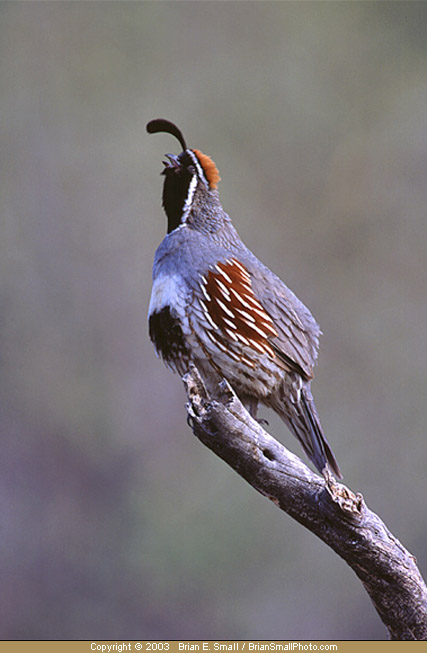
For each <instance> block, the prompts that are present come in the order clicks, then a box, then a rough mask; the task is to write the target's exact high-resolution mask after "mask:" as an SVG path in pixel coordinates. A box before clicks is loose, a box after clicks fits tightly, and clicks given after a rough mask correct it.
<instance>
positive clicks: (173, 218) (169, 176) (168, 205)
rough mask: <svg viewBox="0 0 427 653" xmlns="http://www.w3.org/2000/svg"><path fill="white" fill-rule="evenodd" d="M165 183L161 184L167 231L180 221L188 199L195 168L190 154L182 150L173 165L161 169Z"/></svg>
mask: <svg viewBox="0 0 427 653" xmlns="http://www.w3.org/2000/svg"><path fill="white" fill-rule="evenodd" d="M163 174H164V175H165V177H166V178H165V183H164V186H163V207H164V209H165V212H166V215H167V218H168V233H170V232H171V231H173V230H174V229H176V228H177V227H179V225H180V224H181V223H182V221H183V218H184V215H185V212H186V210H187V209H188V208H189V207H188V206H187V203H188V202H189V201H190V203H191V198H189V195H190V193H192V192H193V191H192V190H191V188H190V185H191V181H192V179H193V177H194V176H195V175H196V170H195V168H194V165H193V161H192V159H191V158H190V156H189V155H188V154H187V153H186V152H184V153H183V154H181V155H180V156H179V157H177V158H176V160H175V162H174V164H173V165H167V166H166V168H165V169H164V171H163Z"/></svg>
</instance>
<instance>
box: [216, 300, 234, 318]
mask: <svg viewBox="0 0 427 653" xmlns="http://www.w3.org/2000/svg"><path fill="white" fill-rule="evenodd" d="M215 299H216V301H217V303H218V304H219V306H220V307H221V308H222V310H223V311H224V313H227V315H229V316H230V317H232V318H233V320H234V313H232V312H231V311H230V310H229V309H228V308H227V307H226V305H225V304H224V302H222V301H221V300H220V299H218V297H215Z"/></svg>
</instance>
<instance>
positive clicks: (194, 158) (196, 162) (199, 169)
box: [187, 150, 209, 186]
mask: <svg viewBox="0 0 427 653" xmlns="http://www.w3.org/2000/svg"><path fill="white" fill-rule="evenodd" d="M187 154H188V155H189V156H190V158H191V160H192V161H193V163H194V165H195V166H196V170H197V174H198V175H199V177H200V179H201V180H202V181H203V182H204V183H205V184H206V186H209V182H208V180H207V179H206V175H205V173H204V171H203V168H202V166H201V165H200V163H199V159H198V158H197V156H196V155H195V154H194V152H192V151H191V150H187Z"/></svg>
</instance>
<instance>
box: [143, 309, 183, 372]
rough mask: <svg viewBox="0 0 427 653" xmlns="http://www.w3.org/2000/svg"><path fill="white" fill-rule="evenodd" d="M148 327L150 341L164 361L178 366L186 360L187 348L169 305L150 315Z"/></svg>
mask: <svg viewBox="0 0 427 653" xmlns="http://www.w3.org/2000/svg"><path fill="white" fill-rule="evenodd" d="M148 329H149V334H150V338H151V341H152V342H153V344H154V346H155V348H156V351H157V352H158V354H160V356H161V357H162V358H163V360H164V361H166V362H167V363H173V364H175V366H178V367H180V363H181V362H184V361H185V360H187V361H188V358H189V356H188V349H187V346H186V343H185V339H184V335H183V333H182V329H181V324H180V321H179V319H178V318H177V317H174V315H172V314H171V311H170V308H169V306H165V308H162V310H161V311H159V312H158V313H152V314H151V315H150V318H149V320H148Z"/></svg>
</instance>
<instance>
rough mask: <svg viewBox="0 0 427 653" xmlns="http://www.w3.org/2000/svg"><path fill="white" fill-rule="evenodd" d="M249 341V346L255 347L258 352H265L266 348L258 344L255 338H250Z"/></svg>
mask: <svg viewBox="0 0 427 653" xmlns="http://www.w3.org/2000/svg"><path fill="white" fill-rule="evenodd" d="M250 343H251V347H254V348H255V349H257V350H258V351H259V352H260V354H266V353H267V350H266V348H265V347H263V346H262V345H260V344H259V342H257V341H256V340H253V339H252V338H251V339H250Z"/></svg>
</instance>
